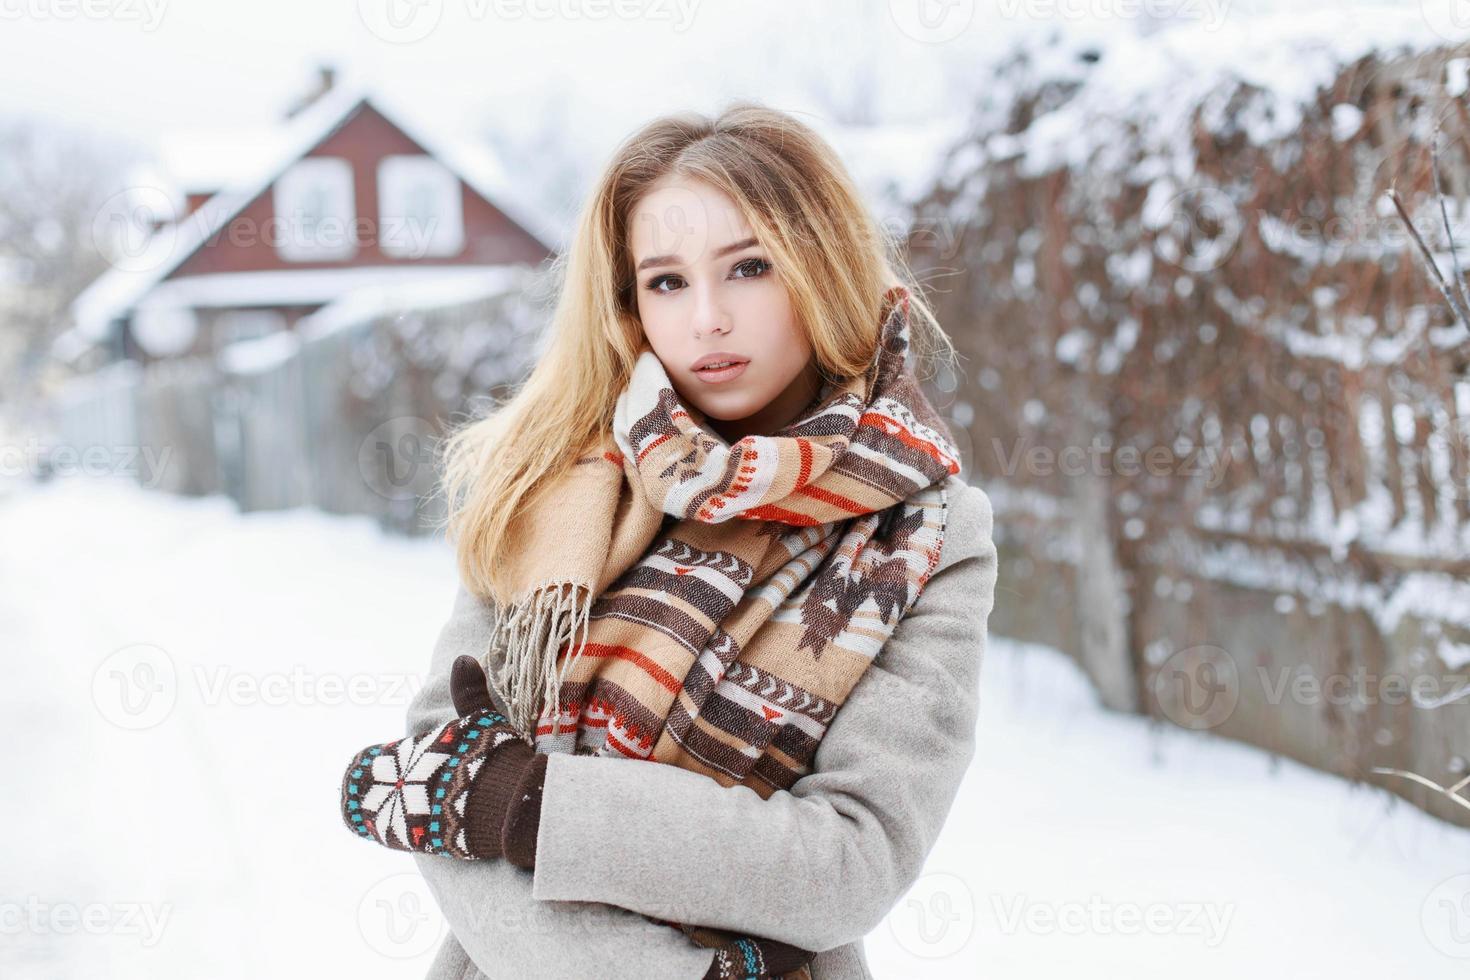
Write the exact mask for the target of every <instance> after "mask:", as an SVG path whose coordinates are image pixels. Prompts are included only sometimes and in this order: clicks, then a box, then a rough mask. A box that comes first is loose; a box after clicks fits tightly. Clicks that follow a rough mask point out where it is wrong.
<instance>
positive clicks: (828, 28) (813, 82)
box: [0, 0, 1470, 159]
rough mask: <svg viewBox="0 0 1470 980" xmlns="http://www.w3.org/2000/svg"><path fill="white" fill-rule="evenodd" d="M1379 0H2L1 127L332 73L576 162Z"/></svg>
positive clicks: (269, 114) (913, 103)
mask: <svg viewBox="0 0 1470 980" xmlns="http://www.w3.org/2000/svg"><path fill="white" fill-rule="evenodd" d="M1380 2H1385V0H251V2H243V3H227V2H221V0H0V115H16V114H24V115H30V116H39V117H42V118H44V119H47V120H50V121H53V122H59V123H69V124H72V125H75V126H81V127H84V128H86V129H87V130H89V131H93V132H96V133H99V134H104V135H113V136H122V137H125V138H128V139H132V140H135V141H137V142H138V143H139V144H141V145H142V146H143V147H144V148H146V147H148V146H150V145H151V144H152V142H153V140H154V139H155V138H156V137H157V136H158V134H159V133H161V132H164V131H177V130H180V129H192V128H200V127H204V128H232V127H238V126H256V125H260V124H265V123H270V122H272V121H274V120H276V119H277V118H278V117H279V116H280V113H281V111H282V109H283V107H284V106H285V105H286V104H287V103H288V102H289V101H290V100H291V98H292V97H293V96H294V95H295V94H297V93H299V92H300V91H301V90H302V89H303V87H304V86H305V85H306V84H307V82H308V81H309V79H310V77H311V74H312V71H313V66H314V65H315V64H316V63H318V62H320V61H330V62H332V63H334V64H336V65H338V66H339V67H341V68H342V69H344V70H346V72H347V73H348V75H349V77H351V78H354V79H357V80H360V81H363V82H366V83H369V84H372V85H374V86H376V87H378V88H380V89H382V90H383V91H384V92H385V93H386V94H390V95H392V96H393V97H394V99H395V102H396V104H399V105H402V106H404V107H407V108H410V109H411V110H412V111H413V112H414V113H415V114H416V115H417V116H419V117H421V118H422V119H423V120H424V121H426V122H428V123H430V124H432V125H434V126H435V127H436V128H439V129H440V130H441V131H449V132H458V133H462V134H467V135H470V134H472V135H482V134H484V133H486V132H487V131H491V130H493V131H498V132H501V133H507V134H511V136H512V139H515V138H516V137H517V136H519V135H520V134H525V133H532V132H536V131H538V130H539V129H540V128H541V127H542V126H544V125H546V121H547V120H548V119H549V120H554V121H557V122H559V124H560V130H559V131H560V132H562V133H564V137H565V139H564V142H565V144H566V145H567V147H569V148H572V149H573V151H574V152H575V153H576V154H577V155H578V157H579V158H591V159H602V158H603V157H605V156H606V155H607V154H608V153H610V152H611V151H612V149H613V147H614V145H615V143H616V142H617V141H618V139H620V138H621V137H622V136H624V135H626V134H627V133H629V132H631V131H632V130H633V129H635V128H637V127H638V126H639V125H641V124H642V123H643V122H645V121H647V120H648V119H650V118H652V117H653V116H656V115H658V114H660V113H663V112H666V111H670V110H674V109H681V108H694V109H700V110H704V111H709V110H712V109H714V108H716V107H717V105H718V103H720V102H721V101H723V100H725V99H727V98H729V97H733V96H750V97H755V98H760V99H762V100H764V101H767V102H769V103H771V104H772V105H775V106H776V107H778V108H782V109H786V110H789V111H797V112H807V113H813V114H816V115H818V116H821V117H823V118H830V117H831V116H833V115H834V114H836V113H837V112H838V111H840V110H841V109H843V108H850V107H851V106H852V105H861V104H863V103H864V102H865V101H867V96H865V94H864V93H865V88H864V85H865V82H864V79H865V76H866V75H867V74H868V72H867V71H866V68H867V66H877V70H876V74H875V76H874V77H876V79H877V84H876V90H875V91H873V92H872V101H873V102H874V103H875V104H876V107H877V109H878V111H879V114H880V116H881V117H882V118H883V119H885V120H894V119H907V120H911V121H912V120H917V119H925V118H932V117H934V116H936V115H943V114H952V113H955V112H958V111H962V110H963V109H964V107H965V106H967V105H968V104H969V102H970V101H971V100H973V99H974V98H975V97H976V95H977V94H978V92H979V91H980V90H981V87H982V85H983V82H981V81H979V80H978V79H977V77H976V76H977V75H978V74H979V73H981V72H982V71H983V70H984V69H985V67H986V65H987V62H988V61H989V60H990V59H991V58H993V57H994V56H995V55H996V54H997V53H998V52H999V51H1001V50H1002V49H1003V48H1004V47H1006V46H1007V45H1008V43H1009V40H1010V39H1011V38H1012V37H1014V36H1015V35H1016V34H1017V33H1019V32H1024V31H1034V30H1049V29H1052V28H1056V27H1061V28H1063V29H1065V30H1068V31H1083V32H1089V31H1110V30H1144V29H1147V28H1148V24H1147V23H1145V22H1146V21H1147V20H1148V19H1149V18H1148V17H1147V16H1146V13H1147V11H1148V10H1150V9H1153V10H1171V11H1173V16H1174V17H1176V18H1181V19H1186V20H1194V21H1199V20H1201V19H1203V20H1210V19H1214V18H1222V17H1231V18H1236V17H1248V16H1250V11H1252V10H1253V9H1256V8H1261V7H1283V6H1284V7H1287V8H1291V9H1298V10H1299V9H1300V8H1301V7H1303V6H1311V5H1318V4H1325V5H1329V6H1332V7H1333V8H1334V9H1341V10H1343V11H1347V10H1349V9H1350V8H1352V7H1354V6H1362V5H1371V4H1374V3H1380ZM1398 2H1402V3H1405V4H1414V5H1417V4H1418V3H1419V0H1398ZM1456 2H1464V0H1456ZM1467 6H1470V4H1467ZM1349 21H1350V18H1346V17H1345V18H1344V20H1343V22H1342V29H1344V30H1351V26H1350V22H1349ZM869 87H872V86H869Z"/></svg>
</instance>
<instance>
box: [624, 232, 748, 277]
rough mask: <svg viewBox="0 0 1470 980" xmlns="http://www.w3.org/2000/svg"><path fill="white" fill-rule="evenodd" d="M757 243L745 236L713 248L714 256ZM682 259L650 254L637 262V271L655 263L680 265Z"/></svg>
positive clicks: (718, 256) (649, 267)
mask: <svg viewBox="0 0 1470 980" xmlns="http://www.w3.org/2000/svg"><path fill="white" fill-rule="evenodd" d="M759 244H760V242H759V241H757V240H756V239H754V238H747V239H744V240H743V241H738V242H732V243H731V244H729V245H723V246H721V247H720V248H717V249H715V254H714V257H715V258H717V259H718V258H720V257H721V256H724V255H729V254H730V253H731V252H738V251H740V250H741V249H744V248H750V247H751V246H752V245H759ZM683 261H684V260H683V259H681V258H679V256H677V255H650V256H649V257H648V258H646V259H644V260H643V261H642V262H639V263H638V271H639V272H642V271H643V270H644V269H651V268H653V267H654V266H656V265H681V264H683Z"/></svg>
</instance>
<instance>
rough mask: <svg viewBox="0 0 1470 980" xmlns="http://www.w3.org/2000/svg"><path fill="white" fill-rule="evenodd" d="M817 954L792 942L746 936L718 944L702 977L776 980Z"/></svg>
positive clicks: (735, 979)
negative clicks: (725, 944)
mask: <svg viewBox="0 0 1470 980" xmlns="http://www.w3.org/2000/svg"><path fill="white" fill-rule="evenodd" d="M816 955H817V954H816V953H813V952H810V951H809V950H805V949H800V948H798V947H796V946H792V945H791V944H790V943H783V942H780V941H778V940H775V939H760V938H757V937H755V936H747V937H745V938H743V939H738V940H736V941H734V942H732V943H730V944H729V945H727V946H721V947H719V948H718V949H717V950H716V952H715V958H714V961H713V962H712V963H710V965H709V969H708V970H707V971H705V974H704V977H703V978H702V980H774V978H777V977H784V976H785V975H786V974H788V973H796V971H798V970H800V969H801V968H802V967H804V966H806V965H807V964H809V963H810V962H811V961H812V959H813V958H814V957H815V956H816Z"/></svg>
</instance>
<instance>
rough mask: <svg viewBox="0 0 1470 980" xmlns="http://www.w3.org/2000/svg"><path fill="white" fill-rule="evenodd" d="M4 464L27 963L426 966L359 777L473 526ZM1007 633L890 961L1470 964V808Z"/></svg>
mask: <svg viewBox="0 0 1470 980" xmlns="http://www.w3.org/2000/svg"><path fill="white" fill-rule="evenodd" d="M5 494H6V491H5V489H4V488H0V637H3V643H0V651H3V653H0V669H3V671H4V679H5V683H4V684H3V685H0V738H3V740H4V744H8V745H10V746H11V750H10V751H11V754H10V760H11V767H12V780H11V782H10V783H9V784H8V787H7V793H6V799H7V803H8V805H7V806H6V807H5V813H6V816H5V823H4V830H5V832H4V833H3V835H0V868H3V882H4V889H3V891H0V975H3V976H5V977H7V978H31V977H45V978H48V980H64V978H72V977H76V978H82V977H86V978H92V977H98V976H107V977H113V978H132V977H148V978H171V977H190V978H193V977H209V978H211V980H224V978H236V977H239V978H260V977H267V976H274V977H283V978H294V977H306V976H321V977H340V976H355V977H356V976H361V977H382V978H414V980H417V978H419V977H422V976H423V974H424V972H425V969H426V968H427V965H428V963H429V960H430V959H431V957H432V953H433V950H434V948H436V947H437V944H438V939H439V937H440V936H441V935H442V934H443V930H444V929H445V928H446V926H445V923H444V922H443V920H442V919H441V918H440V917H439V915H438V913H437V911H436V910H435V908H434V907H433V904H432V900H431V899H430V898H429V896H428V893H427V891H426V890H424V888H423V887H422V885H421V883H420V879H418V877H417V875H416V874H415V873H414V869H413V865H412V863H411V862H410V861H409V860H408V859H407V858H406V857H405V856H404V855H401V854H397V853H394V852H390V851H386V850H383V849H381V848H373V847H368V846H364V844H363V843H362V842H361V841H360V840H357V839H356V838H354V837H353V836H352V835H350V834H349V833H347V832H346V830H345V829H344V828H343V827H342V826H341V824H340V823H339V822H338V817H337V811H336V794H337V791H338V779H339V777H340V775H341V766H342V764H343V760H344V759H345V758H346V757H347V756H348V755H350V753H351V752H352V751H353V750H354V749H356V748H359V747H360V746H362V745H365V744H368V743H370V742H374V741H383V740H387V739H389V738H392V737H395V736H397V735H399V734H402V719H403V714H404V708H405V705H406V703H407V700H408V698H409V696H410V695H411V693H412V691H413V690H414V687H415V685H417V684H418V683H420V682H421V680H422V673H421V672H422V671H423V670H424V669H425V668H426V667H427V665H428V659H429V652H430V649H431V647H432V644H433V641H434V639H435V637H436V635H437V633H438V630H439V628H440V626H441V624H442V623H443V622H444V620H445V619H446V618H447V617H448V614H449V609H450V603H451V600H452V596H453V591H454V571H453V562H452V558H451V554H450V552H449V549H448V548H447V547H446V546H445V545H444V543H443V542H439V541H430V540H408V539H403V538H398V537H393V536H388V535H384V534H381V533H379V531H378V530H377V529H376V527H375V526H373V525H372V524H371V523H369V522H368V521H367V520H365V519H360V518H343V517H333V516H327V515H323V514H319V513H315V512H308V511H292V512H277V513H263V514H262V513H257V514H250V515H244V516H242V515H240V514H238V513H237V512H236V511H235V509H234V507H233V505H231V504H229V503H228V502H227V501H225V500H223V499H220V498H212V499H204V500H190V499H181V498H175V497H168V496H164V495H160V494H153V493H147V492H144V491H140V490H137V489H135V488H132V487H129V486H126V485H122V484H118V483H103V482H97V481H89V482H71V481H64V482H62V483H59V484H52V485H48V486H44V487H23V488H20V489H19V490H17V491H16V492H14V493H12V494H11V495H10V496H9V497H6V495H5ZM1007 587H1008V586H1007V585H1006V583H1005V582H1004V569H1002V582H1001V593H1000V595H999V599H998V601H1001V602H1004V601H1005V589H1006V588H1007ZM986 656H987V660H986V665H985V670H984V680H983V684H984V707H983V712H982V719H981V724H980V731H979V756H978V758H977V760H976V763H975V765H974V768H973V769H972V771H971V773H970V776H969V779H968V781H967V783H966V785H965V787H964V788H963V790H962V792H961V796H960V799H959V801H958V803H957V804H956V807H955V810H954V811H953V813H952V815H951V818H950V820H949V823H948V824H947V826H946V829H945V832H944V836H943V838H942V839H941V841H940V843H939V845H938V847H937V849H936V850H935V852H934V854H933V856H932V858H931V861H930V864H929V866H928V868H927V869H926V873H925V875H924V876H923V877H922V878H921V879H920V881H919V882H918V884H917V885H916V886H915V888H914V890H913V891H912V892H911V893H910V894H909V895H908V896H906V897H905V898H904V899H903V900H901V901H900V902H899V903H898V905H897V906H896V907H895V909H894V911H893V913H892V914H891V915H890V916H889V919H888V921H887V922H886V923H884V925H883V926H882V927H881V928H880V929H878V930H877V931H876V932H874V933H873V934H872V935H871V936H870V937H869V939H868V948H869V957H870V959H871V961H872V964H873V967H874V971H875V973H876V975H877V976H878V977H882V978H888V977H905V978H907V977H984V978H987V980H1012V978H1014V980H1044V978H1051V977H1078V976H1087V977H1128V978H1130V980H1133V978H1153V977H1157V978H1165V977H1167V978H1171V980H1172V978H1214V977H1220V978H1227V977H1228V978H1230V980H1238V978H1239V977H1241V976H1245V975H1250V974H1251V973H1253V972H1255V971H1262V970H1265V971H1267V974H1266V975H1269V976H1273V977H1277V976H1281V977H1292V978H1294V980H1308V978H1316V977H1321V978H1329V977H1330V978H1333V980H1343V978H1358V977H1370V976H1393V977H1400V976H1414V977H1416V978H1426V980H1428V978H1436V977H1445V978H1448V977H1463V976H1465V975H1466V971H1467V968H1470V832H1467V831H1464V830H1458V829H1455V828H1452V827H1449V826H1447V825H1445V824H1442V823H1440V822H1437V821H1435V820H1433V819H1431V818H1430V817H1428V816H1426V815H1424V814H1422V813H1420V812H1419V811H1417V810H1414V809H1413V808H1411V807H1409V806H1407V805H1404V804H1402V803H1400V802H1397V801H1395V800H1394V798H1392V797H1390V796H1388V795H1387V794H1385V793H1383V792H1381V791H1378V790H1373V789H1366V788H1362V787H1359V788H1356V789H1354V788H1351V787H1350V786H1348V785H1347V784H1345V783H1343V782H1342V781H1340V780H1337V779H1335V778H1332V777H1329V776H1326V775H1322V774H1319V773H1316V772H1313V771H1310V770H1307V769H1305V768H1302V767H1300V766H1297V765H1295V764H1294V763H1291V762H1289V761H1283V762H1280V763H1279V764H1273V762H1272V760H1271V759H1270V758H1269V757H1268V756H1266V755H1265V754H1263V753H1261V752H1259V751H1256V750H1254V749H1251V748H1248V747H1245V746H1241V745H1237V744H1233V743H1230V742H1226V741H1222V740H1219V739H1216V738H1213V737H1210V736H1206V735H1201V734H1197V733H1191V732H1185V731H1182V730H1176V729H1167V728H1160V727H1156V726H1152V725H1150V724H1149V723H1148V722H1146V721H1143V720H1141V719H1137V718H1131V717H1124V716H1119V715H1115V714H1111V713H1107V712H1104V711H1103V710H1101V709H1100V708H1099V707H1098V704H1097V701H1096V699H1095V698H1094V697H1093V696H1092V694H1091V693H1090V691H1089V689H1088V688H1087V686H1086V684H1085V682H1084V681H1083V679H1082V677H1081V675H1080V674H1079V673H1078V671H1077V670H1076V669H1074V668H1073V667H1072V666H1071V664H1070V662H1069V661H1067V660H1066V659H1065V658H1063V657H1062V656H1061V655H1059V654H1058V653H1056V652H1055V651H1051V650H1047V649H1042V648H1024V649H1023V648H1022V647H1021V646H1020V645H1018V644H1014V643H1010V642H1005V641H1003V640H1000V639H995V640H993V641H992V643H991V645H990V649H989V651H988V652H987V655H986Z"/></svg>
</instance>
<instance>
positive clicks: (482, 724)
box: [341, 656, 547, 868]
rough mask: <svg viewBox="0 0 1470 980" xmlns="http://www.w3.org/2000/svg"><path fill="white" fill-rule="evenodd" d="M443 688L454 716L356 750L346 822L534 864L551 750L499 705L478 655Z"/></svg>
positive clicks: (458, 853) (469, 853)
mask: <svg viewBox="0 0 1470 980" xmlns="http://www.w3.org/2000/svg"><path fill="white" fill-rule="evenodd" d="M449 687H450V692H451V696H452V697H453V699H454V707H455V710H456V711H457V712H458V713H459V717H458V718H455V719H453V720H451V721H447V722H445V723H444V724H443V725H441V726H439V727H438V728H435V729H433V730H431V731H427V732H421V733H420V734H418V735H412V736H409V737H407V738H402V739H399V740H397V741H394V742H384V743H382V744H379V745H371V746H368V747H367V748H366V749H363V750H362V751H361V752H359V753H357V755H355V756H354V757H353V759H352V763H351V764H350V765H349V766H348V767H347V771H346V772H345V773H344V774H343V777H342V794H341V811H342V819H343V822H345V823H346V824H347V826H348V827H349V828H351V829H352V830H353V831H355V832H357V833H358V834H360V835H361V836H363V837H366V838H368V839H369V840H373V841H376V842H377V843H379V844H382V845H384V846H385V847H391V848H393V849H395V850H400V851H421V852H423V853H426V854H441V855H443V856H445V857H457V858H465V859H468V860H481V859H488V858H498V857H505V858H507V859H509V860H511V861H512V862H513V863H515V864H518V865H520V866H521V867H525V868H530V867H534V864H535V859H536V831H537V827H538V825H539V822H540V816H541V789H542V787H543V785H544V783H545V779H546V762H547V757H546V756H545V755H544V754H540V753H537V752H536V750H535V749H534V748H532V746H531V745H530V744H529V743H528V742H526V740H525V739H523V738H522V737H521V735H520V733H519V732H517V731H516V729H515V728H514V727H513V726H512V725H511V724H510V722H509V721H508V720H507V719H506V718H505V716H504V715H502V714H500V713H499V712H498V711H496V710H495V707H494V702H493V701H492V700H491V699H490V693H489V687H488V685H487V683H486V681H485V672H484V671H483V670H482V669H481V667H480V665H479V663H478V662H476V660H475V658H474V657H469V656H462V657H459V658H458V659H456V660H455V662H454V667H453V668H452V670H451V673H450V681H449Z"/></svg>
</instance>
